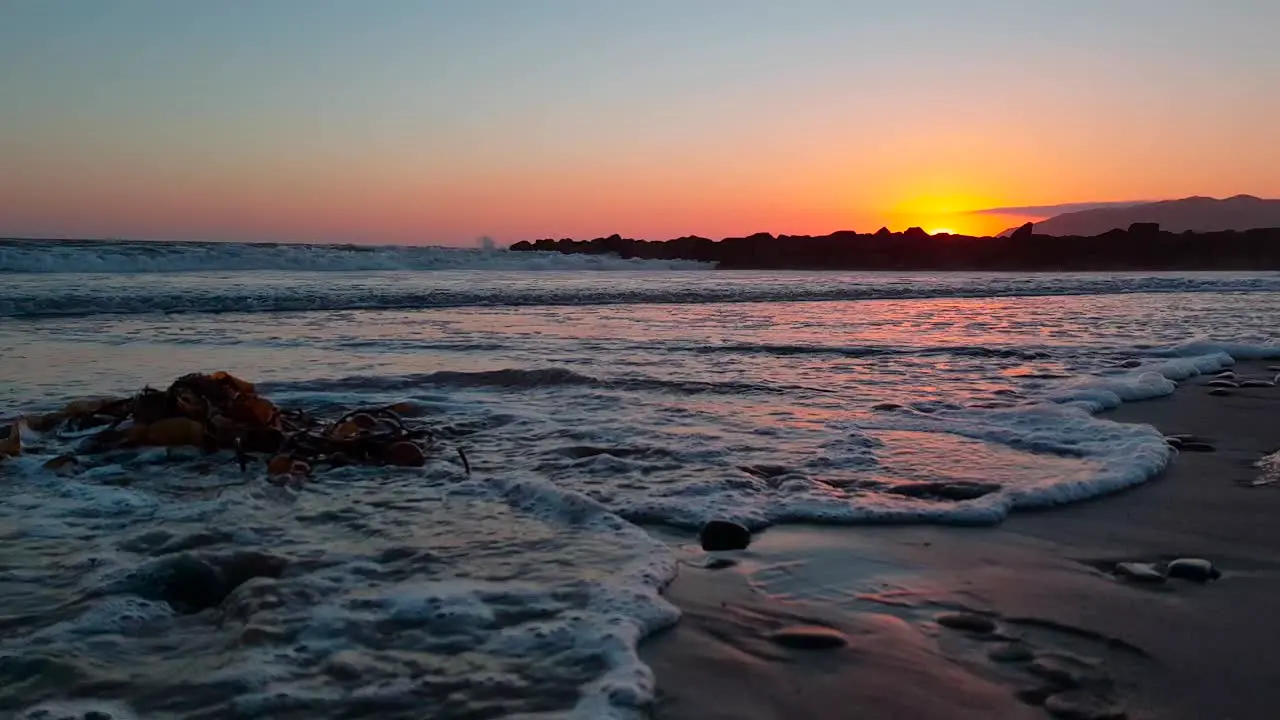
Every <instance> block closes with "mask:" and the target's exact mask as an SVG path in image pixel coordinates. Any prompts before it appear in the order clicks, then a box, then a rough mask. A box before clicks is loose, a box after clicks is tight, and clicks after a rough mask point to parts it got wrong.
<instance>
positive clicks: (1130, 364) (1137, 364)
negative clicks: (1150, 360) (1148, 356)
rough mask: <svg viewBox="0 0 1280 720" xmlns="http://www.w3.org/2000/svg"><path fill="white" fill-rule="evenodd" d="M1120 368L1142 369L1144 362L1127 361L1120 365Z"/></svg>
mask: <svg viewBox="0 0 1280 720" xmlns="http://www.w3.org/2000/svg"><path fill="white" fill-rule="evenodd" d="M1120 367H1122V368H1136V367H1142V361H1141V360H1125V361H1124V362H1122V363H1120Z"/></svg>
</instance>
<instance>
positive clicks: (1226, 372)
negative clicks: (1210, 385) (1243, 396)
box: [1214, 370, 1236, 380]
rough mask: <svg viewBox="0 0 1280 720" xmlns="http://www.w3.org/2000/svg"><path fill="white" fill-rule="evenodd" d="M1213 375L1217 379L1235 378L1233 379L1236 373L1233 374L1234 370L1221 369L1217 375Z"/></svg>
mask: <svg viewBox="0 0 1280 720" xmlns="http://www.w3.org/2000/svg"><path fill="white" fill-rule="evenodd" d="M1214 377H1216V378H1218V379H1220V380H1235V379H1236V374H1235V373H1234V372H1232V371H1230V370H1223V371H1222V372H1220V373H1218V374H1217V375H1214Z"/></svg>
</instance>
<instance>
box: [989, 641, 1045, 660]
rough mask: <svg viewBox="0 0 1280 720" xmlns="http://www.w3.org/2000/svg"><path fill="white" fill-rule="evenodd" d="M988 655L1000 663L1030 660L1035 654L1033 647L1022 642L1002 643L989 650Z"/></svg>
mask: <svg viewBox="0 0 1280 720" xmlns="http://www.w3.org/2000/svg"><path fill="white" fill-rule="evenodd" d="M987 657H989V658H991V660H992V661H993V662H998V663H1020V662H1028V661H1029V660H1031V659H1032V658H1034V657H1035V655H1034V654H1033V653H1032V652H1031V648H1029V647H1027V646H1026V645H1025V644H1023V643H1020V642H1007V643H1000V644H999V645H996V646H995V647H993V648H991V649H990V650H988V651H987Z"/></svg>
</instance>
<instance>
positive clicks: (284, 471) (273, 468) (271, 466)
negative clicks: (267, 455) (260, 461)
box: [267, 455, 293, 475]
mask: <svg viewBox="0 0 1280 720" xmlns="http://www.w3.org/2000/svg"><path fill="white" fill-rule="evenodd" d="M292 468H293V458H292V457H290V456H288V455H276V456H275V457H273V458H271V459H270V460H268V461H267V474H268V475H288V474H289V470H291V469H292Z"/></svg>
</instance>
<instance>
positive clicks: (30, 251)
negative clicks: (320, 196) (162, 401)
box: [0, 240, 711, 273]
mask: <svg viewBox="0 0 1280 720" xmlns="http://www.w3.org/2000/svg"><path fill="white" fill-rule="evenodd" d="M709 267H711V266H710V265H708V264H706V263H699V262H692V261H686V260H672V261H661V260H623V259H621V258H618V257H612V256H603V255H562V254H560V253H543V252H536V253H534V252H509V251H507V250H495V249H492V248H480V249H471V248H445V247H410V246H398V245H381V246H374V245H305V244H292V243H213V242H142V241H87V240H0V272H9V273H166V272H170V273H171V272H242V271H254V270H295V271H296V270H303V271H310V272H344V271H345V272H368V271H379V270H382V271H385V270H641V269H662V270H680V269H699V268H709Z"/></svg>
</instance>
